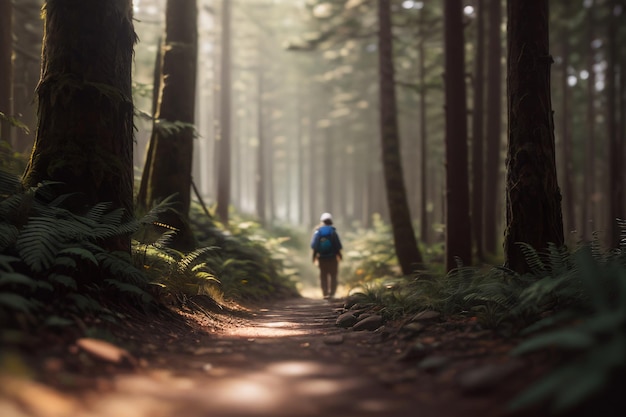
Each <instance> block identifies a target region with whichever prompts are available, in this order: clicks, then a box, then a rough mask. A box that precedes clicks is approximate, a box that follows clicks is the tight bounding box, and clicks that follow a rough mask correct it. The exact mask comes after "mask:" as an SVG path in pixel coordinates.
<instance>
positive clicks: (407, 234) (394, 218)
mask: <svg viewBox="0 0 626 417" xmlns="http://www.w3.org/2000/svg"><path fill="white" fill-rule="evenodd" d="M378 16H379V34H378V45H379V77H380V123H381V125H380V128H381V145H382V159H383V171H384V176H385V188H386V191H387V204H388V207H389V214H390V218H391V226H392V230H393V238H394V244H395V249H396V255H397V257H398V261H399V263H400V267H401V268H402V273H403V274H405V275H409V274H411V273H412V272H414V271H415V270H417V269H419V268H422V267H423V260H422V255H421V253H420V252H419V248H418V247H417V239H416V238H415V234H414V232H413V225H412V224H411V214H410V212H409V203H408V201H407V196H406V188H405V185H404V178H403V176H402V172H403V171H402V163H401V158H400V140H399V137H398V120H397V111H396V94H395V81H394V78H395V77H394V68H393V53H392V32H391V4H390V0H379V1H378Z"/></svg>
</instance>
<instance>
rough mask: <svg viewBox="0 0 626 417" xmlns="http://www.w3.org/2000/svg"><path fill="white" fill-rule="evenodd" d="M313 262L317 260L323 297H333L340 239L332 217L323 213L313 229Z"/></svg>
mask: <svg viewBox="0 0 626 417" xmlns="http://www.w3.org/2000/svg"><path fill="white" fill-rule="evenodd" d="M311 249H313V263H315V261H317V264H318V266H319V268H320V284H321V286H322V293H323V295H324V299H329V298H333V297H334V296H335V292H336V291H337V271H338V269H339V260H340V259H342V255H341V249H342V246H341V240H340V239H339V235H338V234H337V230H336V229H335V227H334V226H333V217H332V216H331V214H330V213H324V214H322V216H321V217H320V225H319V226H318V227H317V228H316V229H315V232H314V233H313V238H312V239H311Z"/></svg>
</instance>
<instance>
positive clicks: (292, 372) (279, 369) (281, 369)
mask: <svg viewBox="0 0 626 417" xmlns="http://www.w3.org/2000/svg"><path fill="white" fill-rule="evenodd" d="M267 370H268V371H269V372H271V373H273V374H278V375H281V376H305V375H311V374H314V373H315V372H318V371H319V365H318V364H316V363H313V362H297V361H293V362H279V363H276V364H272V365H270V366H269V367H268V368H267Z"/></svg>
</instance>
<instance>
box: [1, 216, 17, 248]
mask: <svg viewBox="0 0 626 417" xmlns="http://www.w3.org/2000/svg"><path fill="white" fill-rule="evenodd" d="M18 235H19V230H18V229H17V227H15V226H13V225H12V224H3V223H0V252H4V251H5V250H6V249H7V248H9V247H12V246H14V245H15V242H16V241H17V237H18Z"/></svg>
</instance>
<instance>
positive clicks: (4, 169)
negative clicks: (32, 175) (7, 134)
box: [0, 139, 27, 194]
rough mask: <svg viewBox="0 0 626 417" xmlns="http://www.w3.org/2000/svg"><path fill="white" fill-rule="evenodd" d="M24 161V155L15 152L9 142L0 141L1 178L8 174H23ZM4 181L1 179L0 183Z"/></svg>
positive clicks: (1, 192) (25, 158) (0, 191)
mask: <svg viewBox="0 0 626 417" xmlns="http://www.w3.org/2000/svg"><path fill="white" fill-rule="evenodd" d="M26 160H27V157H26V155H23V154H21V153H19V152H15V151H14V150H13V148H12V147H11V145H10V144H9V142H7V141H5V140H2V139H0V173H2V174H1V175H2V176H3V177H5V176H7V174H9V173H10V174H13V176H15V175H18V174H21V173H22V172H24V168H25V167H26ZM5 180H6V178H3V179H1V180H0V183H2V182H4V181H5ZM0 194H4V192H3V191H2V190H0Z"/></svg>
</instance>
